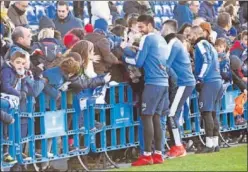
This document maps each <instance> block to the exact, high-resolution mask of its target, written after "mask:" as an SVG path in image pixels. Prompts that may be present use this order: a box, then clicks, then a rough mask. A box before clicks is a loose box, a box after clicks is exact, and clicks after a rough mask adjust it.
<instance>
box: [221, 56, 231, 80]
mask: <svg viewBox="0 0 248 172" xmlns="http://www.w3.org/2000/svg"><path fill="white" fill-rule="evenodd" d="M220 75H221V77H222V79H223V80H224V81H225V82H228V81H229V82H232V70H231V66H230V62H229V60H228V59H224V60H222V61H220Z"/></svg>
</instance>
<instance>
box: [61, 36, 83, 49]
mask: <svg viewBox="0 0 248 172" xmlns="http://www.w3.org/2000/svg"><path fill="white" fill-rule="evenodd" d="M63 41H64V45H65V46H66V48H68V49H69V48H71V47H72V46H73V45H74V44H76V43H77V42H78V41H80V39H79V38H78V37H77V36H76V35H74V34H72V33H67V34H66V35H65V36H64V40H63Z"/></svg>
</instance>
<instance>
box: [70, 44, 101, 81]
mask: <svg viewBox="0 0 248 172" xmlns="http://www.w3.org/2000/svg"><path fill="white" fill-rule="evenodd" d="M70 52H76V53H78V54H79V55H80V56H81V59H82V65H81V68H82V69H83V71H82V72H83V74H84V76H85V77H86V78H95V77H96V76H97V74H96V72H95V70H94V66H93V62H94V63H97V62H98V60H99V59H100V56H96V55H95V53H94V45H93V43H92V42H90V41H86V40H81V41H79V42H77V43H76V44H75V45H74V46H73V47H72V48H71V49H70Z"/></svg>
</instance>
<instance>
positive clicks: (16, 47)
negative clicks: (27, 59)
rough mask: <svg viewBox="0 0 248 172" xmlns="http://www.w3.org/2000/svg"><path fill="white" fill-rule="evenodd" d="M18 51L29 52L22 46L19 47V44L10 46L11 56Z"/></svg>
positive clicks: (26, 53)
mask: <svg viewBox="0 0 248 172" xmlns="http://www.w3.org/2000/svg"><path fill="white" fill-rule="evenodd" d="M16 52H20V53H22V54H25V55H28V52H26V51H25V50H23V49H22V48H20V47H18V46H12V47H11V48H10V57H12V56H13V55H14V54H15V53H16Z"/></svg>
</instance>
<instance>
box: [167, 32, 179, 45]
mask: <svg viewBox="0 0 248 172" xmlns="http://www.w3.org/2000/svg"><path fill="white" fill-rule="evenodd" d="M176 37H177V35H176V34H175V33H170V34H168V35H166V36H165V37H164V39H165V41H166V42H167V44H168V43H169V42H170V41H171V40H172V39H173V38H176Z"/></svg>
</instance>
